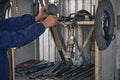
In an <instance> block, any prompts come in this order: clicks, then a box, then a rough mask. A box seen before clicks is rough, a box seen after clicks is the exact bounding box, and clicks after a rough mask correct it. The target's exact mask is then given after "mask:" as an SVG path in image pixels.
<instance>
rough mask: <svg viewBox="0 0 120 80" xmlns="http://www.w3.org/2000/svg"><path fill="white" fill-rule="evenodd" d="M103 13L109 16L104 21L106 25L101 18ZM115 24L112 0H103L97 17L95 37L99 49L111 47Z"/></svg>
mask: <svg viewBox="0 0 120 80" xmlns="http://www.w3.org/2000/svg"><path fill="white" fill-rule="evenodd" d="M103 14H105V16H107V18H106V19H105V20H104V21H103V22H104V26H102V20H101V19H102V15H103ZM106 21H107V22H106ZM106 24H107V25H106ZM114 26H115V17H114V11H113V7H112V4H111V2H110V1H109V0H101V1H100V2H99V5H98V9H97V12H96V17H95V39H96V42H97V45H98V48H99V50H105V49H107V48H108V47H109V45H110V43H111V41H112V40H113V36H114V34H113V32H114Z"/></svg>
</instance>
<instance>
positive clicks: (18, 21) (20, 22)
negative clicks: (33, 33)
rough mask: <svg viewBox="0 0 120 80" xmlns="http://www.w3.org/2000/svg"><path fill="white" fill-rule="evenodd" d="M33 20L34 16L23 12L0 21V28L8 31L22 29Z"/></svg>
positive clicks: (32, 22)
mask: <svg viewBox="0 0 120 80" xmlns="http://www.w3.org/2000/svg"><path fill="white" fill-rule="evenodd" d="M35 22H36V21H35V17H33V16H32V15H29V14H25V15H22V16H18V17H12V18H9V19H4V20H2V21H0V30H7V31H10V32H13V31H17V30H22V29H25V28H27V27H28V26H30V25H32V24H34V23H35Z"/></svg>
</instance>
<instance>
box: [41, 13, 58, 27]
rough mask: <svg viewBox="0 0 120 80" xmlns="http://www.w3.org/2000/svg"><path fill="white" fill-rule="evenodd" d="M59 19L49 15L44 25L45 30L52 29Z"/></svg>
mask: <svg viewBox="0 0 120 80" xmlns="http://www.w3.org/2000/svg"><path fill="white" fill-rule="evenodd" d="M57 22H58V21H57V17H56V16H55V15H49V16H48V17H47V18H46V19H45V20H44V21H43V22H42V24H43V25H44V26H45V28H49V27H52V26H54V25H56V24H57Z"/></svg>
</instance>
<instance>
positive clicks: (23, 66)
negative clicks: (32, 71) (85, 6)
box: [16, 60, 40, 68]
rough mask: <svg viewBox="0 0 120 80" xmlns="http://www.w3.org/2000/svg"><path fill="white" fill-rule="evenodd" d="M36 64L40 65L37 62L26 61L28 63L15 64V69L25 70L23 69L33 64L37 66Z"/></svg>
mask: <svg viewBox="0 0 120 80" xmlns="http://www.w3.org/2000/svg"><path fill="white" fill-rule="evenodd" d="M38 63H40V61H39V60H28V61H25V62H23V63H20V64H17V65H16V68H25V67H28V66H31V65H34V64H38Z"/></svg>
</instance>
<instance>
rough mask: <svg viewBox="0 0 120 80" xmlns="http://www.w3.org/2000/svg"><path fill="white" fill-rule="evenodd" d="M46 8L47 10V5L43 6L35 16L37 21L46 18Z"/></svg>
mask: <svg viewBox="0 0 120 80" xmlns="http://www.w3.org/2000/svg"><path fill="white" fill-rule="evenodd" d="M46 10H47V6H43V7H41V9H40V11H39V13H38V15H37V16H36V17H35V19H36V22H37V21H39V20H40V19H42V18H45V11H46Z"/></svg>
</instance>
